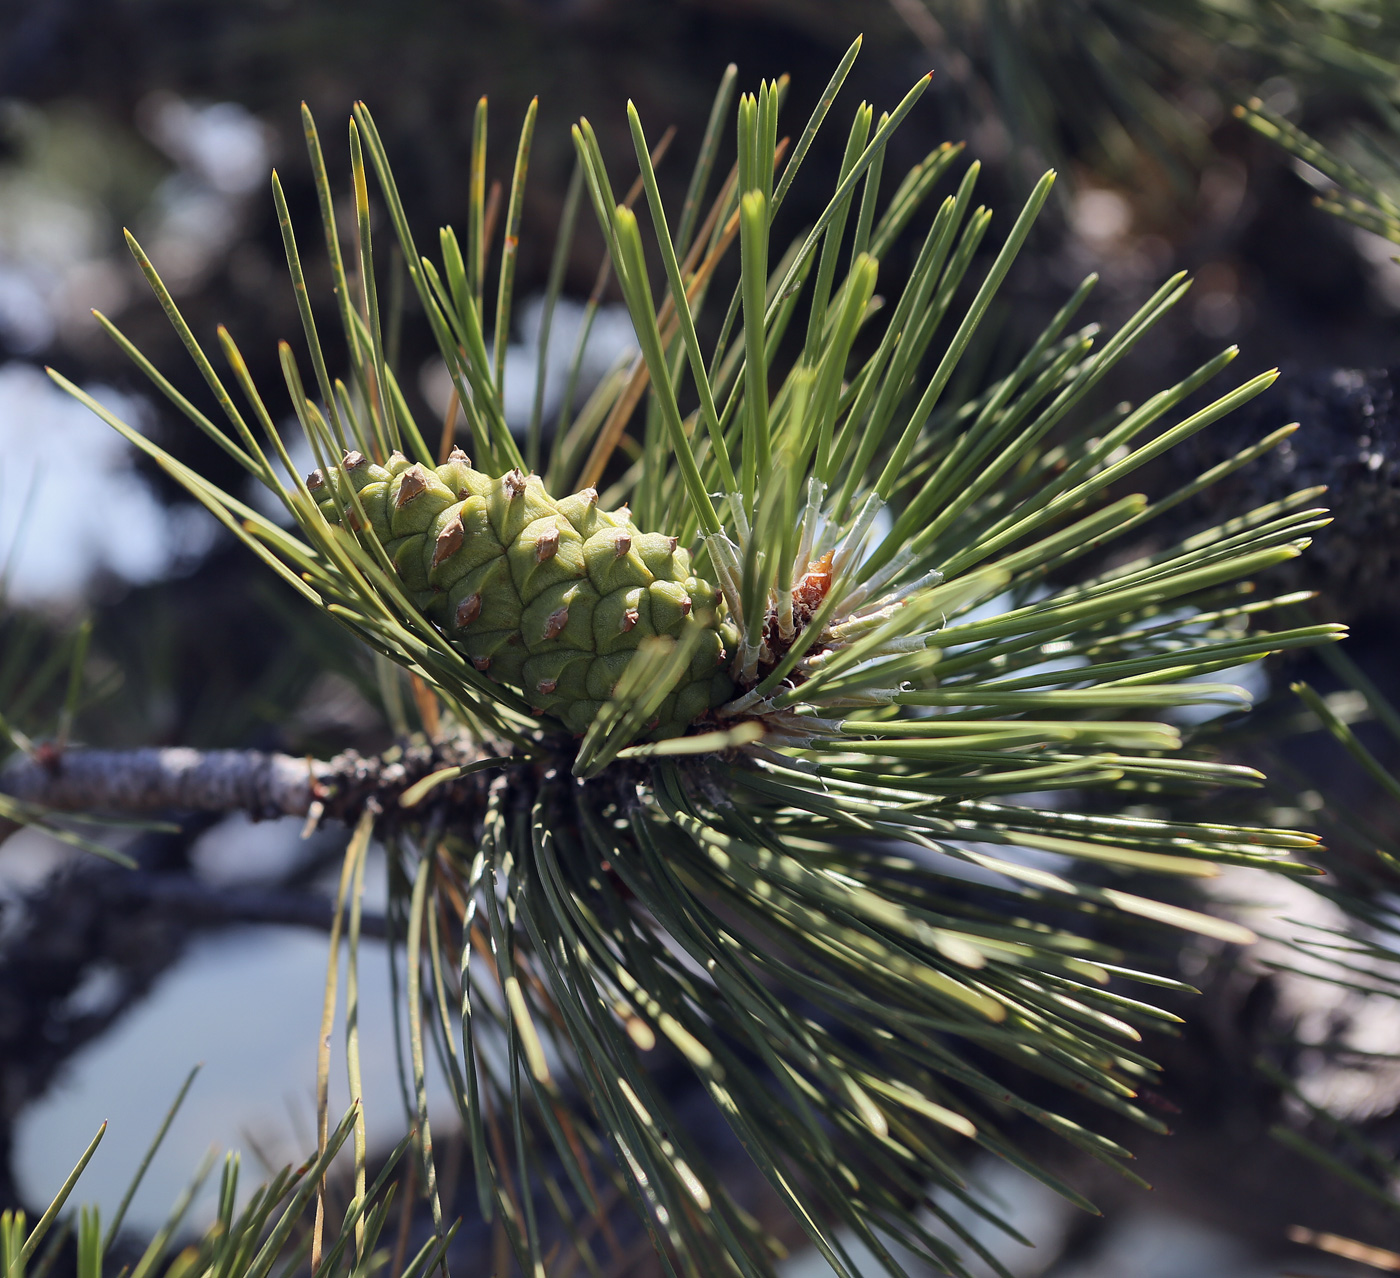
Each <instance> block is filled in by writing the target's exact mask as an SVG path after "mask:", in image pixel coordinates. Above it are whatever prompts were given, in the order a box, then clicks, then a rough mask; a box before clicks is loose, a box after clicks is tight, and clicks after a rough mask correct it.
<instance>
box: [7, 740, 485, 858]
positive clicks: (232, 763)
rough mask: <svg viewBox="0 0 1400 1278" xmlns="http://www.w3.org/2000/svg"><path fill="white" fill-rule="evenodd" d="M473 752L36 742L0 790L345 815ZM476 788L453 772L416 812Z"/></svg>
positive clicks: (60, 799) (393, 797) (67, 800)
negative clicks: (322, 755)
mask: <svg viewBox="0 0 1400 1278" xmlns="http://www.w3.org/2000/svg"><path fill="white" fill-rule="evenodd" d="M480 757H481V756H480V754H478V753H470V754H468V753H466V752H463V751H459V750H457V749H454V747H453V746H452V745H451V744H446V745H437V746H431V747H429V746H424V745H418V746H410V747H408V748H405V749H394V750H392V751H390V752H388V753H386V754H384V755H380V756H373V757H369V758H366V757H364V756H362V755H359V754H357V753H356V752H355V751H353V750H347V751H345V752H344V753H343V754H338V755H336V756H335V757H334V758H333V759H325V760H319V759H309V758H300V759H298V758H295V757H294V756H292V755H288V754H274V753H265V752H263V751H258V750H208V751H204V750H191V749H187V748H184V747H167V748H165V749H141V750H81V749H77V750H65V751H62V752H59V751H57V750H53V749H52V748H41V749H40V750H39V751H36V753H35V754H34V755H28V756H23V757H21V758H18V759H16V760H14V761H12V762H11V764H10V765H9V766H7V767H6V768H4V769H3V770H0V795H8V796H10V797H11V798H14V799H19V800H22V801H23V802H25V803H28V804H32V805H35V806H37V807H40V808H43V809H45V810H47V811H49V812H85V813H90V814H92V815H100V814H110V815H118V814H121V815H133V814H138V813H151V812H214V813H232V812H243V813H246V814H247V815H248V816H251V817H252V818H253V819H254V820H267V819H270V818H272V817H280V816H305V817H314V818H315V819H317V820H319V819H320V818H321V817H323V816H324V817H328V818H331V819H333V820H340V821H345V822H347V823H349V822H353V821H355V820H356V819H357V818H358V817H359V815H360V813H361V812H363V811H364V810H365V808H366V807H367V806H371V805H373V806H376V807H377V810H379V811H381V812H384V813H392V812H394V811H395V810H397V808H398V806H399V798H400V796H401V795H402V794H403V792H404V791H405V790H406V789H408V787H409V786H411V785H413V784H414V783H415V782H417V781H420V780H422V779H423V778H424V777H426V776H429V775H431V774H432V773H434V772H437V771H439V770H441V769H443V768H450V767H454V766H457V765H461V764H464V763H469V762H472V761H474V760H476V759H479V758H480ZM503 763H504V761H503ZM482 793H483V789H482V779H481V777H480V776H478V775H468V776H466V777H460V778H457V779H455V780H450V781H448V782H447V783H446V784H444V785H441V786H438V787H437V788H435V789H434V790H433V792H432V795H431V799H430V802H428V803H425V804H424V805H423V807H421V808H418V809H416V810H415V813H416V815H418V816H422V815H425V811H426V809H427V808H428V807H431V806H435V805H438V804H442V805H448V806H455V807H457V808H458V811H459V812H460V811H462V810H464V809H465V808H467V807H470V806H471V805H473V804H474V803H475V802H477V801H479V799H480V797H481V795H482ZM6 827H7V823H6V822H4V821H3V820H0V840H3V839H4V837H5V835H6V834H8V833H9V832H10V829H9V828H6Z"/></svg>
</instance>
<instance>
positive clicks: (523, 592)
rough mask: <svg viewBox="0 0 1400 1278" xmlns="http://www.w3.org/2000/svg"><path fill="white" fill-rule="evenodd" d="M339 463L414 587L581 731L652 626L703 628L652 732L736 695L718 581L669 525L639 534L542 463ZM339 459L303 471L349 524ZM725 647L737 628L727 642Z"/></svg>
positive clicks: (547, 708) (516, 684) (456, 457)
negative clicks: (529, 466) (555, 492)
mask: <svg viewBox="0 0 1400 1278" xmlns="http://www.w3.org/2000/svg"><path fill="white" fill-rule="evenodd" d="M344 464H345V476H348V477H349V480H350V484H351V486H352V487H353V488H354V490H355V491H356V492H357V493H358V494H359V501H360V505H361V507H362V508H363V510H364V512H365V514H366V516H368V518H369V521H370V523H371V525H372V526H373V528H374V532H375V534H376V535H377V536H378V538H379V540H380V542H382V543H383V546H384V549H385V550H386V551H387V552H388V555H389V558H390V559H391V560H392V561H393V564H394V567H395V568H396V569H397V571H398V574H399V576H400V578H402V580H403V583H404V585H405V586H406V587H407V588H408V593H409V596H410V597H411V598H412V599H413V601H414V603H415V604H416V605H417V607H418V608H419V609H420V610H421V611H422V613H423V615H424V616H426V617H428V618H429V619H430V620H432V621H433V622H435V623H436V624H437V626H438V627H439V628H440V629H441V630H442V632H443V634H445V635H446V636H447V638H448V640H449V641H450V642H451V643H452V644H453V646H454V647H456V648H457V649H458V650H459V651H460V652H462V653H464V654H465V655H466V656H467V657H469V658H470V659H471V661H472V664H473V665H475V666H476V668H477V669H478V670H481V671H485V672H487V673H488V674H489V675H490V677H491V678H492V679H494V680H496V681H497V682H499V683H503V684H505V685H507V686H508V687H511V688H514V689H516V690H517V691H519V692H521V693H522V694H523V695H524V696H525V698H526V699H527V700H528V701H529V702H530V704H531V705H532V706H534V707H536V708H537V709H539V710H540V711H543V712H547V713H549V714H552V715H553V716H555V717H556V718H558V719H561V720H562V721H563V722H564V724H565V725H566V726H567V727H568V728H569V729H570V730H571V731H573V732H575V733H582V732H584V731H585V730H586V729H587V727H588V725H589V724H590V723H591V722H592V720H593V716H594V715H595V714H596V713H597V711H598V709H599V708H600V707H601V706H602V704H603V702H604V701H606V700H607V699H608V698H609V697H610V696H611V695H612V691H613V687H614V685H615V684H616V683H617V681H618V679H619V678H621V676H622V672H623V670H624V669H626V667H627V663H628V662H629V661H630V660H631V658H632V655H633V653H634V652H635V651H636V649H637V645H638V644H639V643H640V642H641V641H642V640H643V639H645V638H646V637H647V636H649V635H669V636H671V637H672V638H676V639H679V638H680V637H681V636H682V634H683V633H684V632H685V631H687V630H688V629H692V628H696V627H699V628H701V629H702V630H703V633H702V634H701V635H700V643H699V646H698V647H697V649H696V651H695V656H694V658H693V660H692V661H691V664H690V668H689V670H688V671H687V672H686V674H685V675H683V676H682V679H681V682H680V683H678V684H677V685H676V687H675V688H674V689H673V690H672V692H671V693H670V695H669V696H667V698H666V699H665V701H663V702H662V703H661V707H660V709H659V710H658V711H657V717H656V722H655V723H654V724H653V725H652V727H651V729H650V731H649V733H648V735H649V736H651V737H653V738H661V737H672V736H677V735H679V734H680V733H682V732H683V731H684V730H685V729H686V727H688V726H689V725H690V724H691V723H692V722H694V720H695V719H697V718H699V716H700V715H702V714H704V713H705V711H706V710H708V709H710V708H711V707H712V706H716V705H719V704H720V703H722V702H724V701H726V700H728V699H729V698H730V697H731V696H732V695H733V684H732V682H731V681H730V679H729V676H728V675H727V674H726V673H725V669H724V661H725V656H726V651H725V649H726V640H725V631H726V629H727V627H726V626H725V625H724V622H723V604H722V597H721V595H720V592H719V591H717V590H716V589H715V587H714V586H712V585H711V584H710V583H709V582H708V581H705V580H703V579H702V578H699V577H695V576H693V575H692V574H691V570H690V553H689V551H686V550H683V549H682V548H681V547H679V546H678V545H677V544H676V539H675V538H674V537H667V536H665V535H663V534H661V533H644V532H642V531H640V530H639V529H638V528H636V527H635V526H634V525H633V524H632V522H631V520H630V519H629V518H628V511H627V508H626V507H625V506H624V507H622V508H621V509H619V510H615V511H606V510H600V509H599V508H598V494H597V492H596V491H595V490H594V489H592V488H586V489H584V490H583V492H581V493H576V494H574V495H573V496H571V497H565V498H563V499H562V500H556V499H555V498H554V497H551V496H550V495H549V493H547V492H546V491H545V488H544V484H543V483H541V481H540V478H539V476H538V475H525V474H522V473H521V472H520V471H519V470H512V471H510V472H508V473H507V474H505V475H502V476H500V477H498V478H497V477H493V476H490V475H485V474H482V473H481V472H480V471H476V470H473V469H472V467H471V462H470V460H469V459H468V458H467V455H466V454H465V453H464V452H463V451H462V450H461V449H460V448H454V449H453V450H452V455H451V457H450V459H449V460H448V461H447V462H445V463H444V464H443V465H441V466H438V467H437V468H436V469H433V468H430V467H427V466H424V465H422V464H420V463H410V462H409V460H408V459H407V458H406V457H405V456H404V455H403V454H402V453H398V452H395V453H393V454H391V455H390V456H389V458H388V459H387V460H386V461H385V463H384V464H383V465H382V466H381V465H377V464H375V463H373V462H370V461H368V460H367V459H366V458H365V457H364V456H363V454H361V453H348V454H347V455H346V457H345V463H344ZM345 476H343V475H342V474H341V472H340V471H339V470H336V471H332V472H331V474H330V476H329V477H327V476H325V475H323V474H322V473H321V472H320V471H319V470H318V471H314V472H313V473H312V474H311V475H310V476H309V477H308V480H307V485H308V487H309V488H310V489H311V490H312V492H313V493H314V494H315V495H316V497H317V499H318V502H319V504H320V508H321V512H322V513H323V514H324V515H325V517H326V518H327V519H328V520H329V521H330V522H332V523H341V522H345V523H347V524H350V525H351V526H353V525H354V523H355V522H356V520H357V518H358V517H357V515H356V513H355V509H354V506H353V505H352V504H351V501H350V494H349V492H348V491H342V490H343V489H344V486H345ZM729 642H730V644H731V646H732V643H733V639H732V637H731V638H730V640H729Z"/></svg>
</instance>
